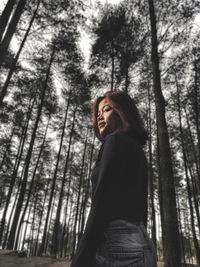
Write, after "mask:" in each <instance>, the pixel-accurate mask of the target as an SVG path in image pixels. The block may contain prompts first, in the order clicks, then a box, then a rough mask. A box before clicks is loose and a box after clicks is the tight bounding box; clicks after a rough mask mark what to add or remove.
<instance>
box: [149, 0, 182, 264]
mask: <svg viewBox="0 0 200 267" xmlns="http://www.w3.org/2000/svg"><path fill="white" fill-rule="evenodd" d="M148 3H149V13H150V23H151V41H152V71H153V86H154V95H155V106H156V120H157V126H158V139H159V153H160V158H159V162H160V163H159V166H160V175H161V177H160V178H161V180H162V182H161V186H162V195H163V196H162V203H163V216H164V220H163V223H164V231H163V235H164V242H165V245H164V261H165V266H166V267H175V266H176V267H181V250H180V242H179V229H178V220H177V210H176V198H175V186H174V177H173V169H172V161H171V151H170V145H169V136H168V130H167V125H166V118H165V101H164V97H163V94H162V90H161V81H160V70H159V57H158V42H157V29H156V16H155V11H154V3H153V0H148Z"/></svg>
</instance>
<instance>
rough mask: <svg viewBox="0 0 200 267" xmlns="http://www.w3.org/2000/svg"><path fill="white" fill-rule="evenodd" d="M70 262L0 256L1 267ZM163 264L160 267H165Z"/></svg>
mask: <svg viewBox="0 0 200 267" xmlns="http://www.w3.org/2000/svg"><path fill="white" fill-rule="evenodd" d="M69 266H70V262H69V261H67V260H64V259H62V260H61V259H60V260H55V259H52V258H50V257H30V258H25V257H18V256H9V255H2V256H0V267H69ZM163 266H164V265H163V264H162V263H159V264H158V267H163Z"/></svg>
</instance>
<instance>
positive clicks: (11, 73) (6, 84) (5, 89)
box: [0, 0, 41, 107]
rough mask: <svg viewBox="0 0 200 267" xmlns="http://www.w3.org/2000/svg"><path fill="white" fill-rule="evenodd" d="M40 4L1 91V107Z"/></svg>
mask: <svg viewBox="0 0 200 267" xmlns="http://www.w3.org/2000/svg"><path fill="white" fill-rule="evenodd" d="M40 2H41V0H39V1H38V4H37V7H36V10H35V12H34V14H33V16H32V18H31V21H30V23H29V26H28V29H27V30H26V33H25V35H24V38H23V41H22V43H21V45H20V47H19V50H18V52H17V54H16V56H15V58H14V60H13V62H12V65H11V67H10V71H9V73H8V76H7V78H6V81H5V83H4V86H3V88H2V90H1V94H0V107H1V106H2V102H3V99H4V97H5V95H6V92H7V89H8V86H9V83H10V80H11V78H12V75H13V72H14V70H15V67H16V63H17V61H18V59H19V56H20V54H21V51H22V49H23V47H24V44H25V42H26V39H27V37H28V34H29V32H30V30H31V27H32V25H33V22H34V20H35V17H36V15H37V12H38V8H39V5H40Z"/></svg>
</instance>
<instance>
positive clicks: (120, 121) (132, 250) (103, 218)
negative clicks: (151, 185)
mask: <svg viewBox="0 0 200 267" xmlns="http://www.w3.org/2000/svg"><path fill="white" fill-rule="evenodd" d="M93 126H94V132H95V134H96V136H97V137H98V138H99V139H100V141H101V142H102V146H101V149H100V151H99V155H98V158H97V161H96V165H95V167H94V169H93V172H92V176H91V180H92V206H91V210H90V214H89V217H88V221H87V224H86V229H85V232H84V234H83V237H82V239H81V241H80V244H79V247H78V250H77V253H76V255H75V256H74V258H73V260H72V264H71V267H98V266H99V267H111V266H113V267H122V266H124V267H136V266H137V267H156V266H157V264H156V252H155V248H154V246H153V244H152V242H151V241H150V239H149V237H148V234H147V232H146V229H145V226H146V223H147V161H146V158H145V155H144V152H143V150H142V148H141V147H142V146H143V145H144V144H145V142H146V140H147V133H146V131H145V130H144V127H143V123H142V121H141V118H140V116H139V112H138V109H137V108H136V106H135V104H134V101H133V100H132V99H131V98H130V96H129V95H128V94H126V93H125V92H121V91H117V92H116V91H114V92H107V93H106V94H105V96H103V97H99V98H98V99H97V100H96V101H95V103H94V106H93Z"/></svg>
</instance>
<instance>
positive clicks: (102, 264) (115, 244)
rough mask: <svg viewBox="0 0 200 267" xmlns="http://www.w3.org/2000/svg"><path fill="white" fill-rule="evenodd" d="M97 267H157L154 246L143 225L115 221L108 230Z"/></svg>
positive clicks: (97, 254) (100, 248)
mask: <svg viewBox="0 0 200 267" xmlns="http://www.w3.org/2000/svg"><path fill="white" fill-rule="evenodd" d="M94 266H95V267H157V256H156V251H155V248H154V245H153V243H152V241H151V240H150V238H149V236H148V234H147V232H146V229H145V227H144V226H143V224H141V223H131V222H128V221H125V220H114V221H112V222H110V223H109V225H108V227H107V228H106V230H105V232H104V236H103V240H102V242H101V245H100V247H99V248H98V250H97V252H96V256H95V264H94Z"/></svg>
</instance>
